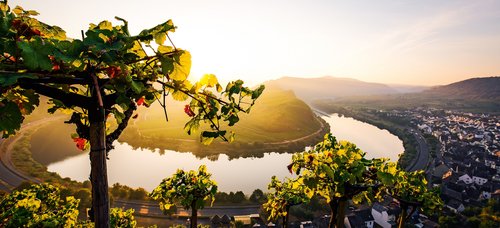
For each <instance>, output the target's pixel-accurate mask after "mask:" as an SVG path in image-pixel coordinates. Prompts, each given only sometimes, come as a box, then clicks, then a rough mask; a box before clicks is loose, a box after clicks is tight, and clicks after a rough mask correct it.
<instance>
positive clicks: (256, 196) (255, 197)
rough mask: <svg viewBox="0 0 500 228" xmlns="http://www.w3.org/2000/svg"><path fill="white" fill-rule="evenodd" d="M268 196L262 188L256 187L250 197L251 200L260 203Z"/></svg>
mask: <svg viewBox="0 0 500 228" xmlns="http://www.w3.org/2000/svg"><path fill="white" fill-rule="evenodd" d="M265 197H266V196H265V195H264V192H263V191H262V190H260V189H255V190H254V191H253V192H252V194H251V195H250V197H249V198H248V199H249V200H250V201H251V202H254V203H260V202H261V201H262V200H265V199H266V198H265Z"/></svg>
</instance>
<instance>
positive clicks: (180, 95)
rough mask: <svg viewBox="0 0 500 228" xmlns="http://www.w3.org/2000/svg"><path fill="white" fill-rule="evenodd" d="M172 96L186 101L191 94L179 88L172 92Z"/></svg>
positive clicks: (177, 99)
mask: <svg viewBox="0 0 500 228" xmlns="http://www.w3.org/2000/svg"><path fill="white" fill-rule="evenodd" d="M172 98H174V100H176V101H185V100H187V99H188V98H189V96H188V95H186V94H185V93H183V92H181V91H179V90H174V91H173V92H172Z"/></svg>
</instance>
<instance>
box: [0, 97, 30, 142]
mask: <svg viewBox="0 0 500 228" xmlns="http://www.w3.org/2000/svg"><path fill="white" fill-rule="evenodd" d="M2 104H3V105H0V119H1V120H2V121H0V133H3V134H2V138H7V137H9V136H10V135H14V134H15V132H16V130H19V128H21V123H22V122H23V120H24V117H23V116H22V114H21V111H20V110H19V107H18V106H17V105H16V104H15V103H13V102H5V101H2Z"/></svg>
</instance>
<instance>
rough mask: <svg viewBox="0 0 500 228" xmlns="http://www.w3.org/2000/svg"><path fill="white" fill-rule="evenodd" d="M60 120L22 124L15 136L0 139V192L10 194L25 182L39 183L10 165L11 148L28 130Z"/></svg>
mask: <svg viewBox="0 0 500 228" xmlns="http://www.w3.org/2000/svg"><path fill="white" fill-rule="evenodd" d="M61 118H62V117H61V116H57V117H51V118H45V119H41V120H37V121H33V122H31V123H27V124H24V125H23V126H22V127H21V129H20V130H19V131H18V132H17V133H16V135H14V136H11V137H9V138H7V139H0V190H2V191H6V192H10V191H11V190H12V189H14V188H15V187H17V186H19V185H20V184H21V183H22V182H25V181H30V182H34V183H40V181H39V180H38V179H36V178H33V177H30V176H27V175H25V174H23V173H22V172H20V171H18V170H17V169H16V168H15V167H14V164H12V160H11V153H12V148H13V147H14V146H15V145H16V143H17V141H18V140H19V139H21V138H22V137H23V136H24V134H25V133H26V132H27V131H28V130H32V129H36V128H39V127H41V126H43V124H46V123H49V122H51V121H54V120H58V119H61Z"/></svg>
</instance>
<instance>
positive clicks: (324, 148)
mask: <svg viewBox="0 0 500 228" xmlns="http://www.w3.org/2000/svg"><path fill="white" fill-rule="evenodd" d="M364 156H365V153H364V152H363V151H361V150H360V149H359V148H357V147H356V145H354V144H352V143H350V142H347V141H340V142H338V141H337V140H336V138H335V137H334V136H333V135H332V134H330V133H328V134H326V135H325V137H324V140H323V141H322V142H320V143H318V144H317V145H316V146H315V147H314V148H313V149H311V150H309V151H305V152H302V153H296V154H294V155H293V157H292V163H291V164H290V165H289V166H288V169H289V170H290V172H295V173H296V174H297V175H299V176H300V177H301V178H303V183H304V184H305V186H307V188H306V190H307V191H310V192H308V195H313V194H317V195H319V196H321V197H323V198H325V199H326V202H327V203H328V205H329V206H330V209H331V218H330V227H334V226H336V227H343V224H344V217H345V209H346V207H347V201H348V200H349V199H352V200H353V202H355V203H360V202H361V201H362V200H363V199H367V200H370V199H371V198H372V196H371V195H372V193H373V191H374V188H375V187H377V186H378V181H377V180H376V176H375V172H376V170H377V167H378V166H379V165H380V164H382V163H384V162H385V160H384V159H372V160H368V159H366V158H364Z"/></svg>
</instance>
